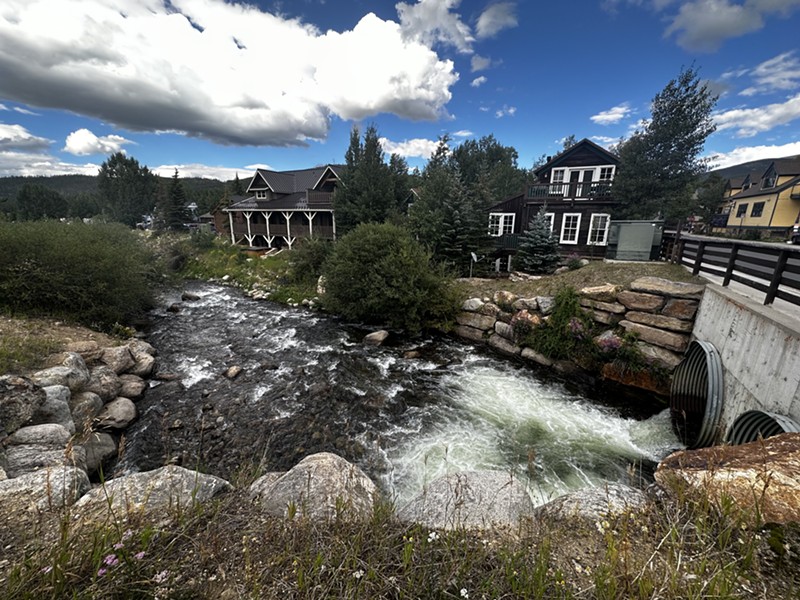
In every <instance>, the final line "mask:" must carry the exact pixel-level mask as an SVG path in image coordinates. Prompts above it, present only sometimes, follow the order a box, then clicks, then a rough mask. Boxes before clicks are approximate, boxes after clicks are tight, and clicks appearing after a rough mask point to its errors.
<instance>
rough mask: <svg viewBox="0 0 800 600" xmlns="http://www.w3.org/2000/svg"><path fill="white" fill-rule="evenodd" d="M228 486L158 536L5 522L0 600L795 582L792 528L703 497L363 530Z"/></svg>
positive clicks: (387, 594) (556, 591) (547, 594)
mask: <svg viewBox="0 0 800 600" xmlns="http://www.w3.org/2000/svg"><path fill="white" fill-rule="evenodd" d="M235 483H236V484H237V488H238V489H237V491H235V492H232V493H229V494H228V495H226V496H225V497H223V498H221V499H219V500H216V501H213V502H211V503H208V504H206V505H203V506H195V507H193V508H192V509H189V510H186V509H184V510H182V511H175V512H173V513H172V514H170V515H161V517H166V520H167V521H170V523H169V524H167V525H163V526H158V527H157V526H153V525H152V524H148V523H147V522H145V521H143V520H137V519H136V518H132V519H129V520H128V521H127V522H124V523H120V524H115V523H112V522H108V523H93V524H83V523H81V522H80V520H79V518H78V516H77V515H71V514H69V513H67V514H64V515H62V516H61V517H60V518H59V517H58V516H53V517H50V518H51V522H50V525H51V526H52V528H51V529H48V528H47V527H44V526H43V527H42V528H41V530H40V531H38V532H36V533H35V534H34V532H27V535H28V536H29V537H28V538H27V539H26V538H25V537H24V535H23V536H22V537H21V538H20V537H17V538H14V536H13V534H12V533H11V531H13V530H9V529H7V528H6V529H4V531H3V532H2V534H0V539H2V543H3V546H2V547H3V548H4V549H5V550H4V553H3V554H2V555H0V590H3V597H4V598H8V599H17V598H20V599H22V598H37V599H41V598H53V599H56V598H58V599H61V598H85V599H96V598H186V599H189V598H202V599H217V598H222V599H228V598H248V599H258V598H315V599H324V598H364V599H369V598H393V599H394V598H396V599H400V598H441V599H446V598H472V599H493V598H507V599H510V598H540V599H545V598H575V599H581V598H598V599H609V600H610V599H628V598H641V599H644V598H665V599H677V598H693V599H694V598H748V599H749V598H796V597H797V590H798V589H800V588H798V585H800V566H799V565H798V544H800V531H799V530H798V528H797V527H796V526H795V527H763V526H754V525H753V522H752V516H753V515H746V514H744V513H742V512H741V511H739V509H737V507H736V506H734V505H733V504H732V503H726V502H723V503H722V505H715V504H713V503H711V502H709V501H708V499H707V498H703V497H694V498H692V497H686V496H680V495H678V496H677V497H676V498H672V499H660V500H659V499H658V498H653V499H652V500H651V502H650V503H649V504H648V505H647V506H646V507H644V508H642V509H639V510H637V511H635V512H630V513H625V514H622V515H618V516H616V517H614V518H607V519H600V520H596V521H590V520H585V519H583V520H582V519H579V518H568V519H566V520H560V521H557V522H539V521H536V522H534V521H522V522H521V523H520V525H519V527H518V528H515V529H514V530H493V529H489V530H483V531H470V530H466V529H454V530H433V529H429V528H426V527H423V526H421V525H408V524H403V523H400V522H398V521H397V520H396V518H395V516H394V510H393V507H392V506H391V505H390V504H385V503H379V504H378V505H377V506H376V507H375V511H374V515H373V516H372V518H371V519H368V520H366V521H354V520H350V519H349V518H348V514H347V511H346V510H344V509H343V510H341V511H340V512H339V514H337V516H335V517H333V518H332V519H330V520H328V521H318V520H309V519H306V518H304V517H303V516H302V514H301V513H298V514H297V515H296V516H295V517H294V519H293V520H289V519H282V518H275V517H267V516H264V515H263V514H261V513H260V512H259V510H258V508H257V507H256V506H255V505H254V504H253V503H252V501H251V500H250V499H249V498H248V495H247V492H246V489H245V484H246V483H247V480H246V479H242V480H241V481H237V482H235ZM44 518H48V516H47V515H44ZM161 520H162V521H163V520H165V519H163V518H162V519H161ZM8 549H14V554H13V555H10V554H8Z"/></svg>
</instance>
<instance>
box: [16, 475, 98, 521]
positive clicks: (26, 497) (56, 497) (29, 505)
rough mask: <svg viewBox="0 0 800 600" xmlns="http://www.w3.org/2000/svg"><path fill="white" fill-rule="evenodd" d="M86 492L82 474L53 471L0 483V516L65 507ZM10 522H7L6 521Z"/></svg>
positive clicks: (33, 512)
mask: <svg viewBox="0 0 800 600" xmlns="http://www.w3.org/2000/svg"><path fill="white" fill-rule="evenodd" d="M87 491H89V478H88V477H87V476H86V472H85V471H83V470H82V469H78V468H75V467H57V468H50V469H42V470H41V471H36V472H34V473H28V474H27V475H22V476H21V477H16V478H15V479H6V480H4V481H0V506H2V507H3V510H1V511H0V515H2V516H3V517H5V518H9V517H10V515H13V514H18V515H21V514H24V513H32V514H34V515H35V514H36V513H40V512H46V511H50V510H56V509H59V508H63V507H64V506H69V505H71V504H72V503H74V502H75V501H76V500H77V499H78V498H80V497H81V496H82V495H83V494H85V493H86V492H87ZM9 520H10V519H9Z"/></svg>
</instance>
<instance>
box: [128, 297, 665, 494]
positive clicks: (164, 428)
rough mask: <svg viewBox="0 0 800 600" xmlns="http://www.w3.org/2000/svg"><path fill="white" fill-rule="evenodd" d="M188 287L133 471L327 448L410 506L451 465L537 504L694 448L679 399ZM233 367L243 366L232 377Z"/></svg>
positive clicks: (158, 335) (250, 465)
mask: <svg viewBox="0 0 800 600" xmlns="http://www.w3.org/2000/svg"><path fill="white" fill-rule="evenodd" d="M187 289H188V290H189V291H191V292H194V293H195V294H197V295H198V296H200V299H199V300H196V301H187V302H183V303H182V304H181V309H180V310H179V311H178V312H177V313H174V312H169V311H167V310H166V308H167V307H168V306H170V305H171V304H172V303H174V302H177V301H179V299H180V293H179V292H175V293H174V294H172V295H169V294H168V295H166V296H165V297H164V298H162V304H163V307H162V308H161V309H158V310H155V311H154V312H153V314H152V325H151V327H150V330H149V334H148V341H149V342H150V343H151V344H153V345H154V346H155V347H156V349H157V350H158V352H159V356H158V361H159V363H158V364H159V373H161V374H169V375H171V376H172V380H171V381H160V382H157V385H154V386H153V387H151V388H150V389H149V390H148V391H147V394H146V395H145V398H144V399H143V400H140V401H139V403H138V407H139V410H140V418H139V420H138V421H137V422H136V423H135V424H134V425H133V426H132V427H131V428H130V429H129V430H128V432H127V437H126V440H125V446H124V452H123V455H122V458H121V459H120V461H119V463H118V464H117V472H119V473H125V472H133V471H139V470H146V469H152V468H156V467H158V466H161V465H163V464H164V463H165V462H173V463H176V464H182V465H183V466H185V467H188V468H195V469H199V470H202V471H205V472H209V473H213V474H215V475H219V476H221V477H225V478H227V479H235V478H236V477H237V476H238V475H242V476H249V475H252V473H253V472H254V470H255V469H256V468H258V469H260V470H262V471H284V470H288V469H289V468H291V467H292V466H294V465H295V464H297V462H299V461H300V460H301V459H302V458H303V457H305V456H307V455H309V454H313V453H315V452H322V451H327V452H335V453H337V454H339V455H340V456H343V457H344V458H346V459H348V460H350V461H352V462H354V463H356V464H358V465H359V466H360V467H361V468H362V469H364V470H365V471H366V472H367V474H368V475H370V476H371V477H372V478H373V480H374V481H375V482H376V483H377V484H378V485H379V487H381V488H382V489H383V491H384V492H385V493H386V494H387V496H388V497H390V498H392V499H394V500H395V501H396V502H397V504H398V505H399V506H402V504H403V503H404V502H405V501H407V500H408V499H410V498H411V497H413V496H414V495H416V494H417V493H419V492H420V491H422V489H423V487H424V486H425V485H426V483H429V482H431V481H433V480H434V479H436V478H437V477H439V476H441V475H444V474H447V473H452V472H456V471H461V470H485V469H489V470H501V471H506V472H514V473H516V474H517V475H518V476H519V477H520V478H522V479H523V480H525V481H526V482H527V483H528V488H529V491H530V493H531V496H532V498H533V500H534V502H535V503H537V504H539V503H543V502H546V501H547V500H550V499H552V498H554V497H556V496H558V495H561V494H563V493H565V492H568V491H570V490H573V489H576V488H580V487H585V486H587V485H599V484H602V483H603V482H605V481H622V482H626V483H629V482H630V478H631V473H634V472H637V473H638V471H639V469H640V468H641V469H642V470H643V471H647V468H648V465H652V463H653V462H654V461H658V460H659V459H661V458H662V457H663V456H665V455H666V454H667V453H669V452H670V451H671V450H672V449H674V448H676V447H679V445H680V444H679V442H678V440H677V438H676V437H675V436H674V434H673V433H672V430H671V427H670V423H669V415H668V411H663V410H661V409H660V408H658V407H657V406H656V405H655V404H654V403H652V402H649V401H648V400H647V399H646V398H644V399H642V398H640V399H638V400H637V401H636V406H637V408H636V409H635V410H634V409H632V408H630V403H629V402H628V401H626V402H621V401H620V399H619V397H618V396H616V395H615V393H614V392H613V391H611V392H610V391H609V390H607V389H603V390H592V389H585V388H578V387H575V386H572V385H571V384H570V383H569V382H564V381H562V380H559V379H558V378H556V377H553V376H552V375H551V374H550V373H549V372H548V371H547V370H545V369H539V368H535V367H531V366H529V365H523V364H518V363H516V362H514V361H510V360H508V359H505V358H502V357H499V356H496V355H494V354H492V353H491V352H490V351H489V350H487V349H485V348H479V347H475V346H472V345H468V344H464V343H461V342H459V341H457V340H453V339H449V338H445V337H435V338H417V339H407V338H398V337H394V336H393V337H390V340H389V342H388V343H387V344H386V345H384V346H381V347H373V346H365V345H363V344H362V343H361V339H362V338H363V336H364V334H365V333H367V331H365V330H363V329H361V328H358V327H356V326H352V325H347V324H344V323H342V322H340V321H338V320H336V319H333V318H331V317H328V316H325V315H321V314H319V313H314V312H308V311H306V310H303V309H292V308H287V307H284V306H280V305H276V304H272V303H270V302H264V301H256V300H252V299H250V298H247V297H245V296H244V295H243V294H242V293H241V292H240V291H238V290H236V289H232V288H228V287H223V286H219V285H214V284H206V283H194V284H190V285H189V286H188V288H187ZM409 351H416V353H415V354H416V357H415V358H407V357H406V356H407V353H408V352H409ZM231 366H239V367H242V372H241V374H239V375H238V377H236V378H235V379H232V380H231V379H228V378H226V377H225V376H224V372H225V371H226V370H227V369H228V368H229V367H231ZM166 379H169V377H167V378H166ZM620 406H624V407H625V408H620ZM635 477H637V476H635Z"/></svg>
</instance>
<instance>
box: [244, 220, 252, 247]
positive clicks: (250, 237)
mask: <svg viewBox="0 0 800 600" xmlns="http://www.w3.org/2000/svg"><path fill="white" fill-rule="evenodd" d="M252 216H253V213H249V212H246V213H244V218H245V219H247V243H249V244H250V245H251V246H252V245H253V233H252V232H251V231H250V217H252Z"/></svg>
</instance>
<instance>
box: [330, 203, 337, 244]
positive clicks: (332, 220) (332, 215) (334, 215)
mask: <svg viewBox="0 0 800 600" xmlns="http://www.w3.org/2000/svg"><path fill="white" fill-rule="evenodd" d="M331 222H332V223H333V241H334V242H335V241H336V213H335V212H333V211H331Z"/></svg>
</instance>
